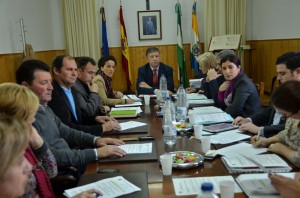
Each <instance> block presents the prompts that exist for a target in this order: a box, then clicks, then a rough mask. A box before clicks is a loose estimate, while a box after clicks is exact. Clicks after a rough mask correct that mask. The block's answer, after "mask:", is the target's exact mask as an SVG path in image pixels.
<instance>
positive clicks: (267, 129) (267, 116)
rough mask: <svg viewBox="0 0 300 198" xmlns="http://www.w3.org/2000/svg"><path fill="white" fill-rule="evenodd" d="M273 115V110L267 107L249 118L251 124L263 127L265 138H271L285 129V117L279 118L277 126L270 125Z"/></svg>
mask: <svg viewBox="0 0 300 198" xmlns="http://www.w3.org/2000/svg"><path fill="white" fill-rule="evenodd" d="M275 113H276V111H275V109H274V108H273V107H272V106H269V107H266V108H264V109H263V110H262V111H261V112H258V113H255V114H253V115H252V116H250V118H251V120H252V123H253V124H255V125H257V126H263V127H264V136H265V137H272V136H273V135H276V134H278V133H279V132H280V131H282V130H283V129H284V127H285V121H286V117H284V116H282V117H281V118H280V122H279V124H277V125H272V124H273V119H274V116H275Z"/></svg>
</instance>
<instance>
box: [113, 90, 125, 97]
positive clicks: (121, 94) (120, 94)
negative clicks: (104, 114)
mask: <svg viewBox="0 0 300 198" xmlns="http://www.w3.org/2000/svg"><path fill="white" fill-rule="evenodd" d="M123 96H124V94H123V93H122V92H120V91H117V92H116V93H115V97H116V98H123Z"/></svg>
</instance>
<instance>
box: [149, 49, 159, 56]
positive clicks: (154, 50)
mask: <svg viewBox="0 0 300 198" xmlns="http://www.w3.org/2000/svg"><path fill="white" fill-rule="evenodd" d="M152 52H158V53H160V52H159V49H158V48H156V47H149V48H148V49H147V50H146V56H148V54H150V53H152Z"/></svg>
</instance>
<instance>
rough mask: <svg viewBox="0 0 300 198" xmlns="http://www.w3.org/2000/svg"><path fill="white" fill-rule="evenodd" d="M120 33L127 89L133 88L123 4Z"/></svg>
mask: <svg viewBox="0 0 300 198" xmlns="http://www.w3.org/2000/svg"><path fill="white" fill-rule="evenodd" d="M119 16H120V33H121V48H122V67H123V69H124V71H125V73H126V81H127V90H128V91H129V90H131V89H130V87H131V79H132V77H131V71H130V67H129V65H130V60H129V47H128V40H127V35H126V28H125V23H124V19H123V11H122V5H120V12H119Z"/></svg>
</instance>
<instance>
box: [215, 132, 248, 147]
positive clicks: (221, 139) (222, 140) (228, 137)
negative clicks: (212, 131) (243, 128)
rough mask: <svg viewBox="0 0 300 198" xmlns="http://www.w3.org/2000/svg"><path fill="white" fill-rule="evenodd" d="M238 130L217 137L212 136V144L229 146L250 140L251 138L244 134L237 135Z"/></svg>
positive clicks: (219, 134)
mask: <svg viewBox="0 0 300 198" xmlns="http://www.w3.org/2000/svg"><path fill="white" fill-rule="evenodd" d="M235 131H236V130H230V131H225V132H222V133H218V134H217V135H212V136H210V138H211V143H212V144H229V143H233V142H237V141H240V140H244V139H248V138H250V137H251V136H250V135H245V134H242V133H236V132H235Z"/></svg>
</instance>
